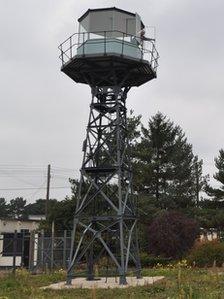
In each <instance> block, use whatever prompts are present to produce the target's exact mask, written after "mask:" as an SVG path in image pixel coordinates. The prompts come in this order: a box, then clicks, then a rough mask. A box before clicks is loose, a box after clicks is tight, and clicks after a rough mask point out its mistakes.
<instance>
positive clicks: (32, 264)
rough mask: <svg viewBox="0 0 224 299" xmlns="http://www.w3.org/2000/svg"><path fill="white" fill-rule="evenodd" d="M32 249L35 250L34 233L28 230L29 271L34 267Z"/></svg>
mask: <svg viewBox="0 0 224 299" xmlns="http://www.w3.org/2000/svg"><path fill="white" fill-rule="evenodd" d="M34 250H35V233H34V231H31V232H30V246H29V271H30V272H33V269H34Z"/></svg>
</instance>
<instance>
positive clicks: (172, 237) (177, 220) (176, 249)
mask: <svg viewBox="0 0 224 299" xmlns="http://www.w3.org/2000/svg"><path fill="white" fill-rule="evenodd" d="M198 234H199V226H198V224H197V222H196V221H195V220H193V219H189V218H187V217H186V216H185V215H183V214H181V213H179V212H175V211H171V212H163V213H162V214H161V215H159V216H158V217H157V218H155V219H154V221H153V222H152V223H151V225H150V226H149V250H150V253H152V254H154V255H156V256H163V257H167V258H181V257H182V256H183V255H184V254H185V253H186V252H187V251H188V250H189V249H190V248H191V247H192V246H193V244H194V241H195V240H196V238H197V236H198Z"/></svg>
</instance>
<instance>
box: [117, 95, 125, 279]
mask: <svg viewBox="0 0 224 299" xmlns="http://www.w3.org/2000/svg"><path fill="white" fill-rule="evenodd" d="M116 120H117V124H116V126H117V128H116V129H117V136H116V139H117V140H116V143H117V165H118V197H119V212H118V216H119V217H120V220H119V231H120V255H121V260H120V262H121V273H120V282H119V283H120V284H127V281H126V277H125V264H124V232H123V206H122V185H121V184H122V182H121V176H122V173H121V140H120V137H121V135H120V133H121V132H120V126H121V124H120V103H119V100H118V91H116Z"/></svg>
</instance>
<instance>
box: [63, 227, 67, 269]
mask: <svg viewBox="0 0 224 299" xmlns="http://www.w3.org/2000/svg"><path fill="white" fill-rule="evenodd" d="M66 258H67V230H64V238H63V268H64V269H66V266H67V265H66Z"/></svg>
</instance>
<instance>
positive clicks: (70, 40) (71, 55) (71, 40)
mask: <svg viewBox="0 0 224 299" xmlns="http://www.w3.org/2000/svg"><path fill="white" fill-rule="evenodd" d="M70 59H72V36H70Z"/></svg>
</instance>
